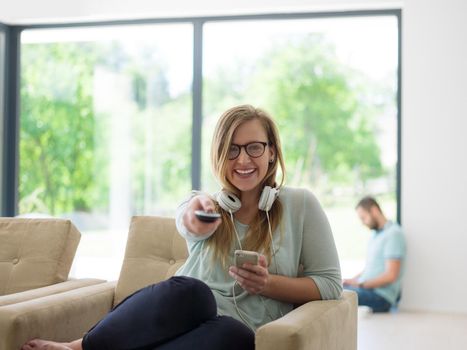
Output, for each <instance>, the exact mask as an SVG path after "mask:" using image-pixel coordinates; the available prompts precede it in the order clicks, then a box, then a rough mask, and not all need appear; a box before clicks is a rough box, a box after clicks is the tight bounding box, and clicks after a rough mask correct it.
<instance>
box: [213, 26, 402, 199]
mask: <svg viewBox="0 0 467 350" xmlns="http://www.w3.org/2000/svg"><path fill="white" fill-rule="evenodd" d="M205 86H206V91H207V93H206V95H207V98H205V102H206V111H207V114H208V116H209V115H210V114H215V113H218V114H220V113H221V112H222V110H224V109H225V108H228V107H230V106H232V105H234V104H237V103H251V104H253V105H259V106H261V107H263V108H265V109H266V110H267V111H269V112H270V113H271V114H272V116H273V117H274V119H275V120H276V122H277V124H278V126H279V129H280V134H281V138H282V144H283V150H284V153H285V158H286V168H287V177H288V181H287V182H288V184H291V185H299V186H309V187H313V188H319V189H321V191H323V192H327V191H332V189H333V188H334V187H335V186H351V187H352V186H355V184H357V183H360V182H363V183H365V182H366V181H368V180H370V179H373V178H378V177H380V176H382V175H384V173H385V170H384V169H383V167H382V164H381V160H380V158H381V155H380V149H379V147H378V143H377V140H376V137H377V134H376V127H375V122H374V121H375V119H376V117H378V116H379V115H380V114H381V113H384V111H385V109H387V106H388V103H382V102H380V100H381V97H384V98H385V100H384V99H383V100H384V102H388V101H389V102H393V101H392V100H391V99H390V98H388V97H387V96H392V95H391V91H390V90H388V89H387V90H384V89H382V87H380V86H377V85H375V84H374V83H372V82H371V81H369V80H368V79H366V78H365V77H364V76H363V75H362V74H361V73H359V72H357V71H354V70H352V69H350V68H348V67H347V66H345V65H344V64H342V62H340V61H339V60H338V58H337V55H336V53H335V49H334V47H333V46H332V45H330V44H329V43H328V42H327V41H326V40H325V38H323V36H321V35H316V34H310V35H304V36H296V37H295V38H294V39H293V40H290V39H289V38H286V39H285V40H282V41H281V40H277V41H276V42H274V43H273V44H272V45H271V48H270V50H268V51H266V52H265V53H264V54H263V55H262V56H261V58H260V59H259V61H255V62H254V63H252V62H237V63H236V64H234V65H232V66H230V71H227V70H226V68H225V67H224V68H222V69H221V70H220V71H219V72H218V74H216V75H215V76H212V77H210V79H205Z"/></svg>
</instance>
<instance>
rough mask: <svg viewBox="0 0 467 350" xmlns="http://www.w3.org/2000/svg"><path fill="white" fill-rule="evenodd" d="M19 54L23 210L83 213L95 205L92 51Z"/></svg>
mask: <svg viewBox="0 0 467 350" xmlns="http://www.w3.org/2000/svg"><path fill="white" fill-rule="evenodd" d="M22 49H23V52H22V66H21V71H22V86H21V117H20V122H21V138H20V140H21V141H20V169H21V172H20V188H19V191H20V198H22V199H23V198H24V199H25V200H24V201H23V202H21V204H22V205H23V207H22V208H21V210H28V211H32V210H35V209H37V208H36V207H38V208H39V209H42V207H44V206H45V207H47V208H48V209H49V212H50V213H52V214H55V213H57V212H63V211H69V210H72V209H75V210H86V209H88V208H90V207H91V205H92V202H93V198H92V196H89V192H92V172H91V171H90V170H92V169H90V168H91V167H90V165H91V164H92V162H93V151H92V150H93V148H94V117H93V114H92V108H91V106H92V98H91V91H92V86H91V83H92V80H91V78H92V69H93V63H94V60H95V57H94V55H93V54H92V52H93V50H92V48H91V47H90V46H89V45H72V44H50V45H47V46H44V45H24V46H23V47H22ZM28 199H29V201H28ZM34 203H35V204H34Z"/></svg>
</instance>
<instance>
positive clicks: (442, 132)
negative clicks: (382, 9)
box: [401, 0, 467, 313]
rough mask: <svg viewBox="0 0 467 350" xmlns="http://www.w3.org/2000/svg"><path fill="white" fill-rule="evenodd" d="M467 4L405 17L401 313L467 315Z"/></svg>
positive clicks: (436, 5) (432, 4)
mask: <svg viewBox="0 0 467 350" xmlns="http://www.w3.org/2000/svg"><path fill="white" fill-rule="evenodd" d="M466 14H467V3H466V2H465V1H463V0H445V1H426V0H407V1H406V2H405V5H404V11H403V51H402V52H403V58H402V59H403V71H402V74H403V90H402V91H403V100H402V104H403V108H402V116H403V120H402V132H403V135H402V221H403V226H404V228H405V231H406V233H407V238H408V244H409V258H408V268H407V273H406V278H405V287H404V291H403V302H402V304H401V307H404V308H408V309H423V310H433V311H454V312H462V313H467V298H466V296H467V278H466V276H467V252H466V250H467V249H466V247H467V223H466V222H465V221H464V219H465V218H466V217H467V204H466V203H467V202H466V201H467V137H466V132H467V112H466V110H467V109H466V99H467V88H466V84H467V21H466Z"/></svg>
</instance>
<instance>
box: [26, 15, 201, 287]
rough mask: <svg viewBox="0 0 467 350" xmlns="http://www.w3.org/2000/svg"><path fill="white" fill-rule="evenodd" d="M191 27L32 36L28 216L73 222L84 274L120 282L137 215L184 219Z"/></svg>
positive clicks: (29, 36)
mask: <svg viewBox="0 0 467 350" xmlns="http://www.w3.org/2000/svg"><path fill="white" fill-rule="evenodd" d="M192 32H193V29H192V26H191V24H164V25H145V26H119V27H99V28H73V29H53V30H51V29H50V30H28V31H25V32H24V33H23V35H22V38H21V40H22V47H21V121H20V123H21V126H20V128H21V129H20V175H19V176H20V180H19V183H20V185H19V196H20V201H19V211H20V214H22V215H25V216H44V215H46V216H54V217H63V218H70V219H72V220H73V222H74V223H75V224H76V225H77V227H78V228H79V229H80V231H81V232H82V233H83V236H82V239H81V243H80V247H79V250H78V256H77V259H76V260H75V262H76V263H75V264H74V270H73V274H74V275H75V276H78V277H80V276H96V277H104V278H107V279H112V278H117V277H118V273H119V271H120V267H121V258H122V255H123V252H124V247H125V243H126V234H127V232H128V227H129V220H130V218H131V216H132V215H172V216H173V215H174V213H175V209H176V207H177V206H178V204H179V203H180V201H181V200H182V198H184V197H185V196H186V194H187V193H189V191H190V189H191V152H190V149H191V122H192V117H191V115H192V112H191V107H192V96H191V83H192V61H193V58H192V51H193V49H192V47H193V44H192V37H193V35H192ZM174 126H176V127H174Z"/></svg>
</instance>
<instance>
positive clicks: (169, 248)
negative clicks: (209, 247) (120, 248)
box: [114, 216, 188, 305]
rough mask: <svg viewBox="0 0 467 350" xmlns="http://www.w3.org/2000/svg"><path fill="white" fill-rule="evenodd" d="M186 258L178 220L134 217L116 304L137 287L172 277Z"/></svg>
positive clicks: (116, 295)
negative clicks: (178, 229)
mask: <svg viewBox="0 0 467 350" xmlns="http://www.w3.org/2000/svg"><path fill="white" fill-rule="evenodd" d="M187 257H188V250H187V246H186V242H185V240H184V239H183V238H182V237H181V236H180V235H179V234H178V232H177V228H176V227H175V219H173V218H163V217H157V216H135V217H133V218H132V220H131V224H130V231H129V233H128V241H127V245H126V250H125V258H124V260H123V265H122V270H121V272H120V277H119V279H118V283H117V287H116V290H115V300H114V304H115V305H116V304H118V303H120V302H121V301H122V300H123V299H124V298H125V297H127V296H128V295H130V294H131V293H133V292H135V291H137V290H138V289H141V288H143V287H146V286H148V285H150V284H153V283H157V282H160V281H162V280H165V279H167V278H169V277H171V276H173V274H174V273H175V272H176V271H177V270H178V268H179V267H180V266H182V264H183V263H184V262H185V260H186V258H187Z"/></svg>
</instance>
